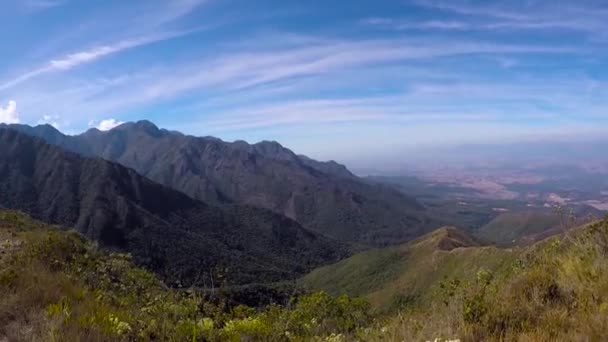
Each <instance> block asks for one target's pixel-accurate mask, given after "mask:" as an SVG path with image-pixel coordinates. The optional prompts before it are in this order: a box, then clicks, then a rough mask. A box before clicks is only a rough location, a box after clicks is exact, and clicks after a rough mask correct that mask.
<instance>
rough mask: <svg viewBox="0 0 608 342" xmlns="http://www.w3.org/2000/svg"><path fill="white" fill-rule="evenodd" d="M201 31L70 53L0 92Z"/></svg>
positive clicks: (136, 40)
mask: <svg viewBox="0 0 608 342" xmlns="http://www.w3.org/2000/svg"><path fill="white" fill-rule="evenodd" d="M199 30H200V29H193V30H187V31H177V32H166V33H160V34H153V35H148V36H142V37H135V38H131V39H126V40H121V41H119V42H116V43H111V44H107V45H99V46H94V47H91V48H89V49H85V50H82V51H78V52H74V53H70V54H67V55H65V56H62V57H60V58H57V59H52V60H50V61H48V63H46V65H44V66H41V67H39V68H36V69H33V70H31V71H28V72H25V73H23V74H21V75H19V76H17V77H15V78H13V79H12V80H9V81H6V82H4V83H1V84H0V90H4V89H8V88H11V87H14V86H16V85H18V84H20V83H23V82H25V81H28V80H30V79H33V78H35V77H38V76H40V75H43V74H47V73H51V72H58V71H66V70H70V69H72V68H75V67H77V66H79V65H82V64H87V63H92V62H94V61H96V60H98V59H101V58H104V57H107V56H110V55H112V54H116V53H120V52H122V51H125V50H128V49H133V48H136V47H140V46H144V45H148V44H153V43H157V42H162V41H165V40H170V39H174V38H178V37H182V36H185V35H188V34H191V33H194V32H197V31H199Z"/></svg>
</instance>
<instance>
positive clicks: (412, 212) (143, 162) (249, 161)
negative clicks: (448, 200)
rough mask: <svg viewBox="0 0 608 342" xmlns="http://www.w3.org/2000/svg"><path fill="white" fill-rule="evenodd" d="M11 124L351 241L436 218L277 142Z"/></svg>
mask: <svg viewBox="0 0 608 342" xmlns="http://www.w3.org/2000/svg"><path fill="white" fill-rule="evenodd" d="M11 127H13V128H15V129H17V130H20V131H22V132H25V133H26V134H29V135H34V136H38V137H41V138H43V139H45V140H47V141H48V142H50V143H52V144H55V145H58V146H60V147H62V148H65V149H68V150H70V151H73V152H76V153H79V154H81V155H84V156H96V157H101V158H104V159H107V160H110V161H113V162H117V163H120V164H122V165H124V166H127V167H130V168H133V169H135V170H136V171H137V172H138V173H140V174H141V175H143V176H145V177H148V178H150V179H152V180H154V181H156V182H158V183H160V184H163V185H166V186H169V187H171V188H173V189H176V190H178V191H181V192H184V193H186V194H187V195H189V196H191V197H192V198H194V199H197V200H203V201H205V202H208V203H211V204H228V203H231V204H245V205H252V206H255V207H259V208H264V209H268V210H271V211H273V212H275V213H278V214H281V215H284V216H287V217H289V218H291V219H293V220H295V221H297V222H299V223H300V224H301V225H303V226H304V227H305V228H308V229H310V230H312V231H315V232H317V233H321V234H323V235H327V236H329V237H332V238H335V239H338V240H341V241H346V242H349V243H354V244H360V245H363V246H384V245H389V244H394V243H400V242H404V241H408V240H411V239H413V238H416V237H418V236H420V235H422V234H424V233H425V232H427V231H430V230H431V229H433V228H436V227H438V226H440V225H442V224H441V223H440V222H437V220H435V219H432V218H430V217H428V216H427V215H426V213H425V211H426V209H425V208H424V206H422V205H421V204H420V203H418V202H417V201H416V200H415V199H414V198H410V197H408V196H407V195H405V194H403V193H400V192H399V191H397V190H395V189H392V188H390V187H388V186H382V185H377V184H371V183H368V182H366V181H364V180H362V179H360V178H358V177H357V176H355V175H353V174H352V173H351V172H350V171H348V169H347V168H346V167H345V166H343V165H341V164H338V163H336V162H333V161H329V162H318V161H315V160H313V159H310V158H308V157H305V156H299V155H297V154H296V153H294V152H293V151H291V150H289V149H287V148H284V147H283V146H282V145H280V144H279V143H277V142H271V141H262V142H259V143H257V144H248V143H246V142H243V141H235V142H232V143H229V142H224V141H222V140H220V139H217V138H210V137H194V136H188V135H184V134H181V133H175V132H172V131H168V130H165V129H159V128H158V127H157V126H155V125H154V124H153V123H151V122H149V121H139V122H130V123H125V124H122V125H120V126H117V127H115V128H114V129H112V130H109V131H105V132H102V131H98V130H89V131H87V132H85V133H83V134H80V135H76V136H67V135H62V134H61V133H60V132H59V131H57V130H55V129H54V128H50V127H49V126H37V127H29V126H22V125H12V126H11Z"/></svg>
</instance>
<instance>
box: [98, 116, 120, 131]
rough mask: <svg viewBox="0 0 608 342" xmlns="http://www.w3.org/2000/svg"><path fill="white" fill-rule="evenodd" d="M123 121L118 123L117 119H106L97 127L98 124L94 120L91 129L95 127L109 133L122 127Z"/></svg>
mask: <svg viewBox="0 0 608 342" xmlns="http://www.w3.org/2000/svg"><path fill="white" fill-rule="evenodd" d="M123 123H124V122H123V121H117V120H115V119H105V120H101V121H100V122H99V124H98V125H95V124H96V122H95V121H94V120H91V121H89V127H92V126H95V128H97V129H98V130H100V131H109V130H111V129H112V128H114V127H116V126H120V125H122V124H123Z"/></svg>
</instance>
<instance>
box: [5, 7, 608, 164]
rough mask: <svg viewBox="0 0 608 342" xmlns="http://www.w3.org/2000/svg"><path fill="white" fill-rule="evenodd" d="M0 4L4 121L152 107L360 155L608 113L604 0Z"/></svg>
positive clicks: (69, 127)
mask: <svg viewBox="0 0 608 342" xmlns="http://www.w3.org/2000/svg"><path fill="white" fill-rule="evenodd" d="M0 4H1V5H2V8H3V10H2V11H1V13H0V27H1V28H2V30H0V43H1V44H2V46H3V47H4V49H3V57H2V59H3V67H2V68H0V123H25V124H30V125H35V124H44V123H48V124H51V125H53V126H55V127H56V128H58V129H59V130H61V131H62V132H65V133H68V134H75V133H79V132H82V131H85V130H87V129H88V128H90V127H97V128H99V129H104V130H106V129H110V128H112V127H114V126H116V125H117V124H119V123H121V122H126V121H134V120H140V119H148V120H151V121H153V122H154V123H156V124H157V125H159V126H160V127H163V128H167V129H173V130H179V131H182V132H184V133H187V134H192V135H198V136H206V135H213V136H217V137H219V138H222V139H224V140H229V141H230V140H237V139H242V140H247V141H250V142H255V141H259V140H276V141H279V142H280V143H281V144H283V145H284V146H287V147H289V148H291V149H293V150H294V151H296V152H297V153H302V154H306V155H309V156H311V157H314V158H318V159H335V160H339V161H346V162H347V164H348V165H350V164H357V163H359V164H365V163H366V161H367V162H368V163H372V162H371V160H374V163H382V161H383V160H394V159H395V158H399V157H400V156H401V153H402V151H415V148H417V146H425V147H434V146H451V145H460V144H466V143H512V142H518V141H522V140H536V141H539V140H540V141H544V140H547V141H549V140H551V139H554V138H562V139H563V138H564V137H567V138H568V137H572V138H573V139H579V138H580V137H589V136H602V134H604V133H605V131H606V129H605V127H608V126H606V125H607V124H608V116H607V115H606V112H605V108H607V106H606V105H607V104H608V87H607V81H608V48H607V46H608V6H607V5H606V4H605V3H603V2H602V1H592V0H587V1H577V2H572V1H559V2H555V1H548V0H546V1H506V0H505V1H491V2H490V1H462V0H458V1H441V0H439V1H434V0H409V1H382V2H379V1H332V2H331V3H330V2H325V1H309V2H302V1H279V0H266V1H255V2H252V1H245V0H234V1H223V0H179V1H178V0H175V1H160V0H154V1H129V2H124V1H86V2H85V1H76V0H24V1H19V2H15V1H1V0H0ZM379 156H380V157H382V158H380V159H378V158H379ZM374 158H375V159H374Z"/></svg>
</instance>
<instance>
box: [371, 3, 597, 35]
mask: <svg viewBox="0 0 608 342" xmlns="http://www.w3.org/2000/svg"><path fill="white" fill-rule="evenodd" d="M413 3H414V4H415V5H417V6H420V7H423V8H427V9H432V10H438V11H442V12H445V13H449V14H450V15H451V17H449V18H447V19H446V18H443V19H434V20H420V19H419V18H393V17H374V18H368V19H365V20H363V23H365V24H368V25H372V26H376V27H382V28H390V29H395V30H454V31H510V30H512V31H522V30H544V31H547V30H569V31H580V32H586V33H597V34H601V33H602V31H603V30H606V29H608V11H606V10H601V9H598V8H597V5H594V4H592V3H589V2H578V3H569V4H560V5H552V4H551V3H549V2H543V1H535V2H519V1H496V2H480V3H475V4H473V3H471V2H468V1H460V0H455V1H444V0H416V1H414V2H413Z"/></svg>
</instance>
